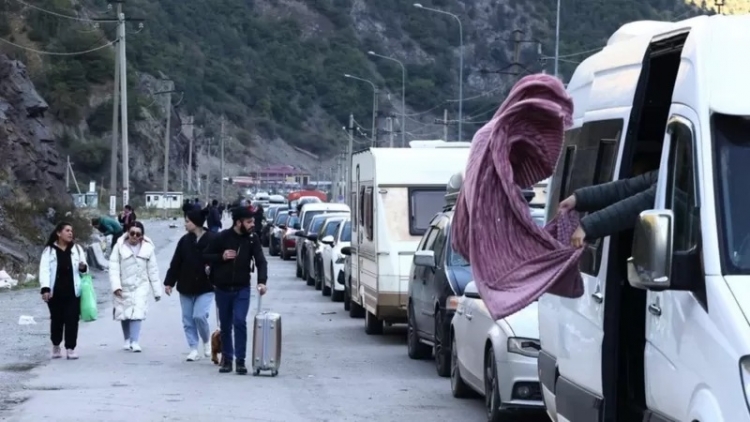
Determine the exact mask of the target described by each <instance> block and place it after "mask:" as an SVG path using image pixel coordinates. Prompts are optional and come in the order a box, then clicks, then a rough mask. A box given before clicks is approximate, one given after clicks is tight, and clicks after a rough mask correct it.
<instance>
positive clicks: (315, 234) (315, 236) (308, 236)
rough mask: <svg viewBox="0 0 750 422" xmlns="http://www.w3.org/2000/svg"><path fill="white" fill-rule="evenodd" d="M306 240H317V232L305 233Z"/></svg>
mask: <svg viewBox="0 0 750 422" xmlns="http://www.w3.org/2000/svg"><path fill="white" fill-rule="evenodd" d="M307 240H310V241H313V242H315V241H316V240H318V234H317V233H310V234H308V235H307Z"/></svg>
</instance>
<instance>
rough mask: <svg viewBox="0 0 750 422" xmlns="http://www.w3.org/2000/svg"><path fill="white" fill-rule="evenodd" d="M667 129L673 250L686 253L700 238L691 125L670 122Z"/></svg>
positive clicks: (669, 202) (668, 196)
mask: <svg viewBox="0 0 750 422" xmlns="http://www.w3.org/2000/svg"><path fill="white" fill-rule="evenodd" d="M670 129H671V143H670V151H669V183H668V184H667V206H668V207H669V208H670V209H671V210H672V212H673V213H674V226H673V227H674V244H673V247H674V251H675V252H686V251H689V250H691V249H693V248H695V247H696V246H698V238H699V237H700V213H699V210H698V207H697V206H696V205H697V201H696V192H695V157H693V134H692V132H691V131H690V128H688V127H687V126H685V125H684V124H682V123H673V124H672V126H671V127H670Z"/></svg>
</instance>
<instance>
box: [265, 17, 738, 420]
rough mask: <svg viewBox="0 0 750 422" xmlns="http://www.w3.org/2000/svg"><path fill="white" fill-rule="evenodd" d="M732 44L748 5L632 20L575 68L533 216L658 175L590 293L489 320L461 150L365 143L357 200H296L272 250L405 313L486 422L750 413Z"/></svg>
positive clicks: (379, 317) (302, 272) (601, 245)
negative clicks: (458, 248)
mask: <svg viewBox="0 0 750 422" xmlns="http://www.w3.org/2000/svg"><path fill="white" fill-rule="evenodd" d="M738 45H750V16H747V15H744V16H722V15H715V16H710V17H709V16H701V17H697V18H693V19H689V20H685V21H681V22H654V21H643V22H633V23H629V24H626V25H623V26H622V27H621V28H620V29H619V30H617V31H616V32H615V33H614V34H613V35H612V36H611V37H610V39H609V41H608V43H607V46H606V47H605V48H604V49H602V50H601V51H600V52H598V53H596V54H594V55H592V56H591V57H589V58H587V59H586V60H585V61H583V62H582V63H581V64H580V65H579V66H578V68H577V69H576V71H575V73H574V75H573V77H572V79H571V80H570V82H569V84H568V86H567V90H568V92H569V93H570V95H571V97H572V98H573V101H574V104H575V113H574V124H573V126H572V127H571V128H570V129H569V130H567V132H566V134H565V140H564V146H563V149H562V154H561V156H560V159H559V162H558V164H557V167H556V170H555V174H554V175H553V177H552V178H551V182H550V185H549V191H548V195H547V206H546V207H545V209H544V210H543V211H542V210H538V209H533V208H532V209H531V213H532V216H533V217H534V219H535V220H538V221H539V222H540V224H543V223H544V221H548V220H549V219H550V217H552V216H554V215H555V213H556V212H557V204H558V203H559V202H560V201H561V200H563V199H564V198H566V197H567V196H569V195H570V194H572V193H573V192H574V191H575V190H576V189H578V188H580V187H585V186H589V185H595V184H601V183H606V182H610V181H614V180H621V179H626V178H629V177H632V176H633V175H634V169H635V168H636V167H643V166H644V163H646V164H648V163H656V164H655V165H654V166H653V167H654V169H657V170H658V172H659V178H658V184H657V188H656V199H655V203H654V206H653V209H652V210H648V211H645V212H643V213H641V215H640V216H639V218H638V219H637V221H636V222H635V225H634V228H633V229H632V230H625V231H623V232H620V233H618V234H616V235H613V236H609V237H606V238H604V239H600V240H598V241H596V242H593V243H590V244H587V245H586V246H585V250H584V253H583V257H582V259H581V263H580V270H581V274H582V277H583V283H584V294H583V296H581V297H580V298H577V299H568V298H561V297H558V296H553V295H549V294H546V295H543V296H542V297H541V298H540V299H539V300H538V302H537V303H534V304H532V305H531V306H529V307H528V308H526V309H524V310H522V311H520V312H518V313H517V314H514V315H511V316H510V317H508V318H505V319H504V320H500V321H493V320H492V319H491V318H490V317H489V315H488V313H487V310H486V308H485V307H484V303H483V302H482V301H481V298H480V297H479V295H478V293H477V289H476V287H475V286H474V284H473V283H472V282H471V277H470V275H469V274H470V265H469V263H468V262H466V260H465V259H463V257H460V256H459V255H458V254H456V253H454V251H452V249H451V247H450V245H451V242H450V230H449V228H450V223H451V218H452V213H451V202H450V201H451V198H452V197H451V195H452V194H455V190H456V187H457V186H458V185H460V180H458V179H454V180H452V181H451V183H449V186H448V190H449V191H448V192H447V194H446V187H445V185H444V183H445V182H446V181H448V180H449V178H450V177H451V176H452V175H454V174H455V173H456V172H457V171H458V170H460V169H461V168H462V167H463V166H464V165H465V162H466V156H467V155H468V147H467V146H466V145H462V144H461V143H454V144H453V148H448V147H447V146H445V145H432V146H429V145H412V146H411V148H404V149H394V150H390V149H381V148H372V149H369V150H365V151H362V152H359V153H356V154H354V156H353V158H352V169H351V170H352V172H351V174H352V180H351V185H350V192H351V197H350V198H348V199H349V201H348V202H349V204H351V209H350V208H349V207H347V206H345V205H341V204H319V205H315V206H316V207H318V208H316V211H314V212H315V216H312V214H308V213H310V212H313V211H312V210H313V208H312V206H313V205H314V204H310V205H305V206H304V207H303V210H302V212H301V213H299V214H298V215H294V216H292V213H290V214H289V217H287V220H286V221H287V225H286V226H285V225H283V224H282V225H280V226H278V227H282V226H284V228H283V229H281V232H282V234H281V236H280V241H279V242H280V243H277V246H276V248H277V249H275V251H285V252H286V253H285V254H281V256H282V258H285V259H290V258H291V255H295V256H296V265H297V274H298V276H300V277H304V278H305V279H306V280H307V281H308V283H311V284H312V285H319V286H320V288H321V291H322V292H323V294H326V292H327V291H326V290H323V287H324V286H327V287H329V288H331V289H332V290H331V291H334V290H335V291H343V297H342V295H341V294H339V295H337V296H333V299H339V298H342V299H343V301H344V306H345V307H346V309H348V311H349V313H350V315H351V316H352V317H364V321H365V322H364V326H365V331H366V332H367V333H368V334H372V335H376V334H379V333H381V332H382V330H383V326H384V325H390V324H396V323H406V324H407V326H408V340H407V353H408V355H409V356H410V357H412V358H415V359H422V358H427V357H430V356H433V357H434V358H435V366H436V369H437V372H438V374H440V375H443V376H445V375H448V376H450V379H451V389H452V391H453V394H454V396H456V397H464V396H467V395H473V394H479V395H482V396H484V397H485V403H486V406H487V415H488V419H489V420H493V421H495V420H501V419H502V417H503V416H504V413H505V412H506V411H510V410H522V409H525V410H539V409H546V413H547V415H549V417H550V418H551V419H552V420H553V421H555V422H601V421H624V422H629V421H648V422H670V421H681V422H682V421H684V422H739V421H750V246H748V245H750V241H748V239H750V223H749V222H750V220H749V219H748V218H747V217H746V215H747V212H745V211H748V210H750V202H749V201H748V200H746V199H743V198H747V197H748V196H747V193H746V191H745V190H744V188H745V186H746V172H744V171H743V169H744V168H746V166H747V163H750V135H748V134H750V105H749V104H750V102H748V101H747V98H750V79H748V78H747V77H746V75H747V74H748V73H750V56H748V55H747V54H741V53H740V52H739V50H737V49H736V47H733V46H738ZM308 206H310V207H311V208H308ZM540 212H544V213H545V217H544V218H540V217H539V214H540ZM329 214H331V215H330V216H328V217H327V215H329ZM320 215H323V216H322V217H321V216H320ZM311 216H312V217H311ZM329 218H330V219H331V220H332V221H333V219H338V220H339V222H338V225H339V226H340V229H343V224H349V227H350V228H351V233H350V234H346V235H344V233H345V232H344V231H341V230H334V229H330V230H329V229H328V227H327V226H328V224H327V221H328V219H329ZM314 219H317V220H316V221H315V223H316V224H315V225H313V220H314ZM274 230H275V229H274ZM345 236H346V237H345ZM326 248H330V252H326V254H324V252H323V250H324V249H326ZM318 251H320V252H318ZM324 257H325V258H324ZM321 268H322V271H321ZM327 268H328V270H327ZM318 280H320V281H318ZM336 289H338V290H336ZM342 289H343V290H342Z"/></svg>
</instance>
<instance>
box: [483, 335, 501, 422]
mask: <svg viewBox="0 0 750 422" xmlns="http://www.w3.org/2000/svg"><path fill="white" fill-rule="evenodd" d="M484 405H485V407H486V410H487V421H488V422H500V420H501V418H502V412H501V411H500V389H499V388H498V382H497V366H496V363H495V352H494V351H493V349H492V347H490V348H488V349H487V353H485V356H484Z"/></svg>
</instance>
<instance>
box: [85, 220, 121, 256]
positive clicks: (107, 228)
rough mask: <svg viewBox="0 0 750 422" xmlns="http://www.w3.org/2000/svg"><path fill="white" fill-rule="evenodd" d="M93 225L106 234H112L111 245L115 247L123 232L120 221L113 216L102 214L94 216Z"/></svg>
mask: <svg viewBox="0 0 750 422" xmlns="http://www.w3.org/2000/svg"><path fill="white" fill-rule="evenodd" d="M91 225H92V226H93V227H94V228H95V229H97V230H99V233H101V234H103V235H104V236H112V244H111V245H110V246H111V248H112V249H114V247H115V244H117V241H118V240H119V239H120V236H122V233H123V230H122V225H121V224H120V222H119V221H117V220H115V219H114V218H112V217H106V216H101V217H95V218H92V219H91Z"/></svg>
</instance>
